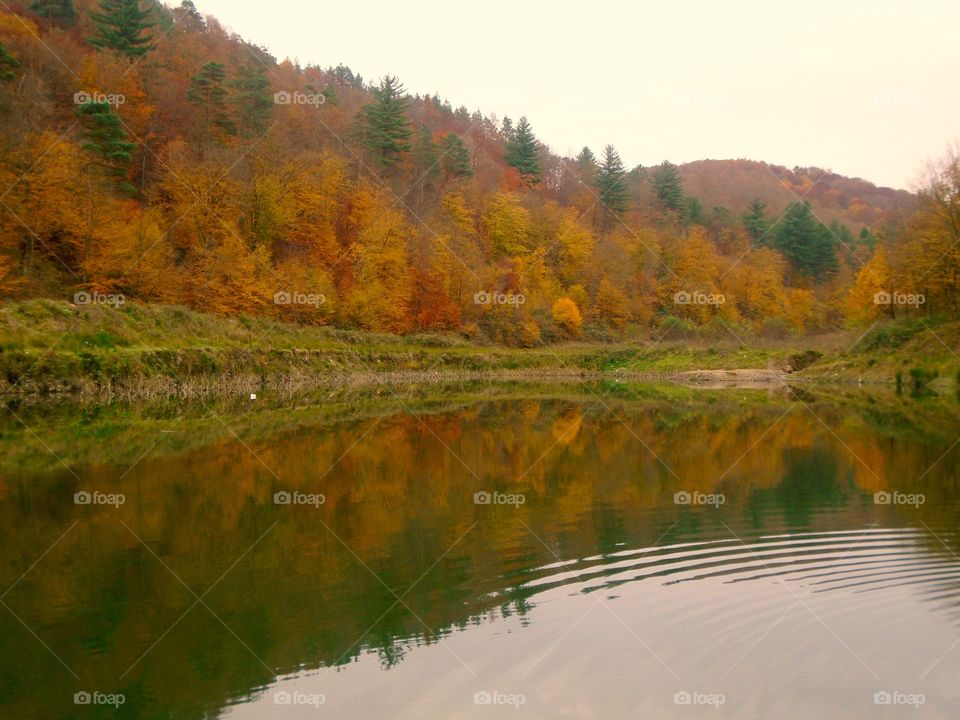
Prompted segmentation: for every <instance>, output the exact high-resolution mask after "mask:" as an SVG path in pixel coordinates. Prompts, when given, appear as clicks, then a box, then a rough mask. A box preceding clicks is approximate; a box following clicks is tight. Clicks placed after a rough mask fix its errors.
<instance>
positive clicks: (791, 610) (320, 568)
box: [0, 383, 960, 719]
mask: <svg viewBox="0 0 960 720" xmlns="http://www.w3.org/2000/svg"><path fill="white" fill-rule="evenodd" d="M9 411H10V412H9V413H6V414H5V417H4V418H3V420H2V421H0V450H2V452H3V455H2V464H0V536H2V543H0V559H2V565H0V570H2V576H0V600H2V605H3V607H0V642H2V647H3V652H2V654H0V715H2V716H3V717H10V718H44V719H46V718H61V717H91V718H92V717H123V718H126V717H130V718H133V717H136V718H212V717H228V718H236V719H243V718H324V717H330V718H418V719H424V718H437V719H439V718H500V717H504V718H604V719H607V718H641V717H655V718H695V717H706V718H725V717H731V718H733V717H735V718H764V719H767V718H778V719H782V718H811V717H824V718H876V717H891V718H893V717H905V718H907V717H909V718H914V717H917V718H919V717H923V718H948V717H949V718H954V717H957V714H958V712H960V685H958V683H957V681H956V678H957V677H958V674H960V647H958V645H960V558H958V555H957V551H958V549H960V539H958V537H957V531H958V527H960V515H958V510H960V462H958V460H960V447H958V445H957V440H958V438H960V413H958V399H957V398H956V397H937V396H933V395H931V396H927V397H911V396H909V395H902V396H901V395H895V394H893V392H887V391H880V390H877V391H869V392H868V391H860V390H857V389H852V390H850V389H835V388H833V389H819V388H818V389H814V388H807V389H789V388H788V389H784V390H763V389H732V388H731V389H724V390H699V389H688V388H683V387H675V386H652V385H643V384H617V383H606V384H597V385H567V386H548V385H544V386H533V385H503V386H496V387H479V386H467V387H444V388H429V387H427V388H419V387H406V388H403V389H402V390H401V391H387V390H385V389H383V388H381V389H379V390H376V389H364V390H340V391H336V392H329V393H326V394H324V393H314V394H310V395H307V396H285V397H279V396H278V397H273V396H271V394H270V393H269V392H263V393H261V394H260V396H259V397H258V398H257V399H256V400H251V399H248V398H246V397H244V398H233V399H229V400H220V401H216V402H211V401H209V400H202V401H201V400H197V401H193V402H190V401H184V402H183V403H179V404H178V403H162V404H153V405H149V404H148V405H143V406H130V405H126V406H120V405H116V406H78V405H70V404H59V405H51V406H42V405H40V406H38V405H28V404H23V405H19V404H12V405H10V406H9ZM27 428H29V429H27Z"/></svg>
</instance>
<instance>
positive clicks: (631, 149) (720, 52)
mask: <svg viewBox="0 0 960 720" xmlns="http://www.w3.org/2000/svg"><path fill="white" fill-rule="evenodd" d="M167 1H168V3H169V4H178V3H177V2H174V1H173V0H167ZM195 3H196V5H197V8H198V9H199V10H200V12H202V13H204V14H211V15H214V16H215V17H217V18H218V19H219V20H220V21H221V23H223V24H224V25H225V26H226V27H227V28H228V29H231V30H233V31H235V32H237V33H238V34H240V35H241V36H242V37H244V38H245V39H247V40H249V41H251V42H253V43H254V44H258V45H264V46H266V47H267V48H268V49H269V50H270V51H271V52H272V53H273V54H274V55H275V56H276V57H277V58H278V59H280V60H283V59H284V58H287V57H289V58H291V59H297V60H299V61H300V62H301V63H302V64H305V65H306V64H318V65H320V66H322V67H327V66H330V65H337V64H338V63H341V62H342V63H343V64H344V65H347V66H349V67H350V68H351V69H352V70H353V71H354V72H357V73H360V74H361V75H362V76H363V77H364V79H366V80H371V79H379V78H380V77H381V76H383V75H385V74H394V75H397V76H399V78H400V79H401V81H402V82H403V83H404V84H405V85H406V87H407V90H408V91H409V92H410V93H420V94H425V93H431V94H432V93H435V92H436V93H439V94H440V96H441V97H443V98H446V99H448V100H450V102H451V103H452V104H453V106H454V107H458V106H459V105H466V106H467V107H468V108H469V109H470V111H471V112H472V111H474V110H476V109H480V110H481V111H482V112H483V114H484V115H489V114H490V113H495V114H496V115H497V116H498V117H500V118H502V117H503V116H504V115H509V116H510V117H512V118H513V119H514V120H516V119H517V118H519V117H520V116H521V115H526V116H527V117H528V118H529V120H530V122H531V124H532V125H533V128H534V130H535V131H536V133H537V135H538V137H539V138H540V140H541V141H543V142H544V143H546V144H547V145H548V146H549V147H550V148H551V149H552V150H553V151H554V152H557V153H560V154H571V155H572V154H574V153H575V152H577V151H578V150H579V149H580V148H581V147H582V146H584V145H589V146H590V147H591V148H592V149H593V150H594V152H595V153H597V154H599V151H600V150H601V149H602V148H603V146H604V145H606V144H607V143H612V144H613V145H615V146H616V147H617V149H618V150H619V152H620V155H621V157H622V158H623V160H624V163H625V164H626V165H627V166H628V167H632V166H634V165H636V164H638V163H639V164H643V165H653V164H655V163H659V162H661V161H662V160H665V159H669V160H671V161H673V162H677V163H680V162H688V161H691V160H699V159H704V158H717V159H724V158H748V159H752V160H766V161H768V162H772V163H777V164H782V165H787V166H789V167H792V166H794V165H804V166H807V165H816V166H818V167H824V168H828V169H832V170H834V171H836V172H839V173H841V174H844V175H851V176H856V177H863V178H865V179H867V180H870V181H872V182H875V183H877V184H879V185H890V186H893V187H907V188H909V187H911V186H912V183H913V180H914V179H915V178H916V177H917V175H918V174H919V172H920V170H921V169H922V167H923V165H924V164H925V163H926V162H928V161H930V160H933V159H935V158H937V157H939V156H940V155H942V154H943V152H944V150H945V149H946V146H947V145H948V144H950V143H952V142H956V141H957V140H960V34H958V33H960V2H958V0H912V1H911V2H904V0H896V1H895V2H893V1H888V0H871V1H869V2H861V1H860V0H807V1H806V2H781V1H777V0H727V1H726V2H717V1H716V0H702V1H701V2H693V1H691V0H658V1H657V2H649V0H622V1H621V2H611V1H610V0H584V1H583V2H564V1H563V0H552V1H551V2H544V1H542V0H481V1H479V2H472V3H464V2H453V1H451V0H447V1H446V2H443V1H432V0H404V2H395V1H391V2H386V1H384V0H376V1H373V0H333V1H332V2H328V1H324V0H269V1H268V2H254V1H253V0H240V1H238V0H195Z"/></svg>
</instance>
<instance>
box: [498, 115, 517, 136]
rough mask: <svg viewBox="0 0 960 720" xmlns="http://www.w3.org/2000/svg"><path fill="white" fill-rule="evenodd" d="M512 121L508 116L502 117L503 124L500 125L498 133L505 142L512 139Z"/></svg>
mask: <svg viewBox="0 0 960 720" xmlns="http://www.w3.org/2000/svg"><path fill="white" fill-rule="evenodd" d="M513 130H514V128H513V120H511V119H510V117H509V116H504V118H503V122H502V123H500V132H501V133H503V137H504V138H506V139H507V140H512V139H513Z"/></svg>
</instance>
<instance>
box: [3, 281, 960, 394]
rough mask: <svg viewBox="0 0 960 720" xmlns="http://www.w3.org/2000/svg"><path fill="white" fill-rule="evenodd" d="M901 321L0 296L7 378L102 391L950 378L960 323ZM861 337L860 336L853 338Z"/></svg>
mask: <svg viewBox="0 0 960 720" xmlns="http://www.w3.org/2000/svg"><path fill="white" fill-rule="evenodd" d="M920 322H921V321H914V324H913V325H907V324H903V323H901V324H893V325H887V326H883V327H881V328H875V329H874V330H872V331H871V332H870V333H868V335H867V336H865V337H864V338H862V339H861V340H860V341H859V342H857V343H856V345H854V343H855V342H856V340H857V336H856V335H855V334H853V333H851V334H842V333H837V334H834V335H830V336H820V337H814V338H787V339H784V340H770V339H738V338H734V337H730V338H721V339H719V340H717V339H706V338H693V339H690V338H687V339H682V340H680V339H672V338H670V337H664V338H662V339H660V340H647V341H642V340H637V341H628V342H619V343H611V344H595V343H594V344H591V343H569V344H564V345H554V346H545V347H537V348H530V349H520V348H505V347H494V346H484V345H478V344H474V343H471V342H470V341H468V340H466V339H464V338H462V337H459V336H456V335H426V334H421V335H409V336H403V337H399V336H392V335H380V334H373V333H366V332H362V331H354V330H337V329H333V328H323V327H312V326H308V327H303V326H296V325H290V324H284V323H279V322H274V321H271V320H267V319H263V318H250V317H240V318H219V317H215V316H211V315H204V314H201V313H196V312H192V311H189V310H186V309H184V308H179V307H167V306H157V305H140V304H137V303H126V304H124V305H121V306H119V307H110V306H75V305H71V304H69V303H66V302H58V301H53V300H30V301H23V302H9V303H4V304H3V305H0V338H2V340H0V392H2V393H3V394H5V395H8V396H61V395H71V396H81V397H91V398H97V399H106V400H113V399H121V398H134V397H148V398H149V397H164V396H195V395H225V394H228V395H229V394H247V393H256V392H257V391H258V390H259V389H261V388H271V389H281V390H288V391H300V390H306V389H310V388H313V387H324V386H342V385H377V384H383V385H395V384H409V383H447V382H473V381H485V380H487V381H539V380H544V381H557V382H579V381H602V380H657V381H672V382H680V383H686V384H692V385H701V386H709V387H718V386H728V385H738V386H739V385H743V384H747V385H751V386H766V385H778V384H783V383H784V382H785V381H786V380H787V379H788V377H789V379H790V380H791V382H817V381H830V382H854V383H859V382H870V383H889V384H893V383H894V382H896V377H897V373H900V375H901V377H902V378H906V379H905V380H904V382H906V383H908V384H909V383H912V382H913V381H914V379H913V375H911V372H912V371H913V370H914V368H920V370H919V371H918V373H919V377H920V378H921V380H922V381H923V384H930V383H938V382H944V381H945V379H949V381H950V382H952V381H953V379H954V378H955V377H956V373H957V371H958V370H960V355H958V354H957V352H958V350H960V330H958V327H960V326H958V325H957V324H956V323H953V324H949V323H939V324H935V325H931V324H930V323H923V324H922V325H921V324H920ZM851 346H853V349H852V350H849V348H850V347H851Z"/></svg>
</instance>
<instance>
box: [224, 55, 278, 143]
mask: <svg viewBox="0 0 960 720" xmlns="http://www.w3.org/2000/svg"><path fill="white" fill-rule="evenodd" d="M233 85H234V87H235V88H236V89H237V94H236V96H235V98H234V102H235V104H236V106H237V114H238V116H239V118H240V127H241V129H242V131H243V134H244V135H245V136H246V137H248V138H251V137H255V138H259V137H261V136H262V135H263V134H264V133H265V132H266V130H267V123H268V122H269V121H270V116H271V114H272V112H273V95H272V94H271V87H270V79H269V78H268V77H267V76H266V74H265V73H264V71H263V66H262V65H261V64H259V63H257V64H256V65H245V66H244V67H242V68H240V77H238V78H237V80H235V81H234V83H233Z"/></svg>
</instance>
